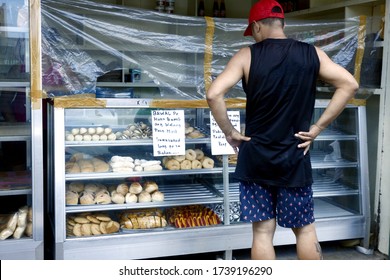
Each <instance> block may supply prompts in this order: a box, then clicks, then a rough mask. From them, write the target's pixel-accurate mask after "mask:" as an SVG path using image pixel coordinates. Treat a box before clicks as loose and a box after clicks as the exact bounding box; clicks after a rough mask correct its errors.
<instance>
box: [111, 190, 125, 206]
mask: <svg viewBox="0 0 390 280" xmlns="http://www.w3.org/2000/svg"><path fill="white" fill-rule="evenodd" d="M111 201H112V202H114V203H116V204H123V203H125V196H124V195H123V194H121V193H118V192H117V191H113V192H112V193H111Z"/></svg>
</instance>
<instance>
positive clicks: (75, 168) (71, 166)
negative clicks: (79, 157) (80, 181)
mask: <svg viewBox="0 0 390 280" xmlns="http://www.w3.org/2000/svg"><path fill="white" fill-rule="evenodd" d="M80 172H81V169H80V166H79V164H78V163H77V162H67V163H65V173H80Z"/></svg>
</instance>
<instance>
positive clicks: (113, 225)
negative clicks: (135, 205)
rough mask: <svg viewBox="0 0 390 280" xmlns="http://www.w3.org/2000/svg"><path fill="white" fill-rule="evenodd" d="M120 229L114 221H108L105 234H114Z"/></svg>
mask: <svg viewBox="0 0 390 280" xmlns="http://www.w3.org/2000/svg"><path fill="white" fill-rule="evenodd" d="M119 228H120V225H119V223H118V222H116V221H109V222H108V223H107V225H106V232H107V233H114V232H118V231H119Z"/></svg>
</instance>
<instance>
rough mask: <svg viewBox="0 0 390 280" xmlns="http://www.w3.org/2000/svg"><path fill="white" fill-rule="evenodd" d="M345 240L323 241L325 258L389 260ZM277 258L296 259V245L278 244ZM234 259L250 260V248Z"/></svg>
mask: <svg viewBox="0 0 390 280" xmlns="http://www.w3.org/2000/svg"><path fill="white" fill-rule="evenodd" d="M346 243H351V242H344V241H331V242H322V243H321V248H322V254H323V257H324V260H389V257H388V256H386V255H383V254H381V253H380V252H378V251H375V250H372V252H371V254H364V253H362V252H361V251H366V250H358V247H357V246H356V245H352V246H351V245H348V246H346ZM275 251H276V258H277V260H296V259H297V257H296V252H295V245H285V246H276V247H275ZM232 255H233V259H235V260H249V259H250V249H242V250H234V251H233V252H232ZM223 257H224V252H211V253H203V254H194V255H184V256H172V257H167V258H158V259H167V260H176V259H180V260H215V259H223Z"/></svg>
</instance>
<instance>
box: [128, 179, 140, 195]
mask: <svg viewBox="0 0 390 280" xmlns="http://www.w3.org/2000/svg"><path fill="white" fill-rule="evenodd" d="M129 192H130V193H133V194H140V193H141V192H142V186H141V184H140V183H139V182H133V183H131V185H130V187H129Z"/></svg>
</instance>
